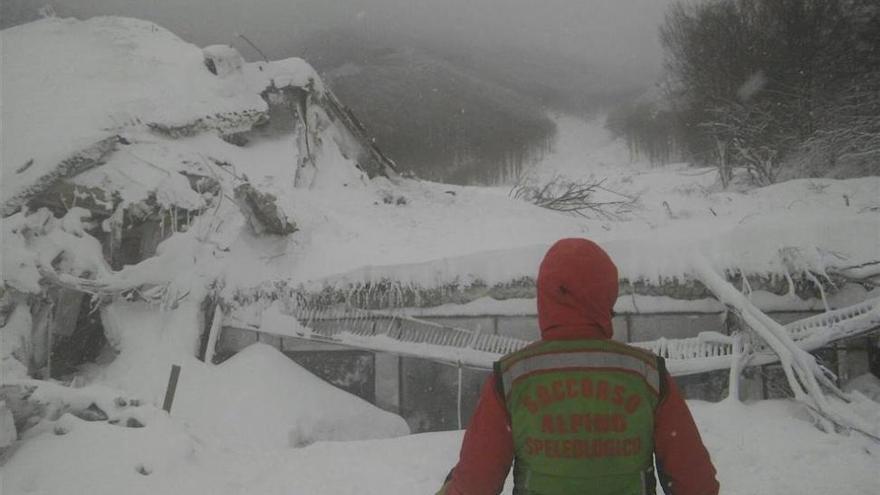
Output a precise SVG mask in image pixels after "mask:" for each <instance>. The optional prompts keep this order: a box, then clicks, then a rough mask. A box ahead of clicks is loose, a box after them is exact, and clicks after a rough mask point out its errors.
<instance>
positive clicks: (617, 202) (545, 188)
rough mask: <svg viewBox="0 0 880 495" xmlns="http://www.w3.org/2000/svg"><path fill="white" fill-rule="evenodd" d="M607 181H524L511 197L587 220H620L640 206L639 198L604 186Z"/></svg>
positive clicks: (515, 187)
mask: <svg viewBox="0 0 880 495" xmlns="http://www.w3.org/2000/svg"><path fill="white" fill-rule="evenodd" d="M605 181H606V179H599V180H596V179H593V178H592V177H591V178H589V179H585V180H580V181H578V180H570V179H566V178H564V177H560V176H556V177H553V178H552V179H551V180H549V181H547V182H545V183H544V184H536V183H534V182H532V181H524V182H521V183H519V184H516V185H515V186H514V187H513V188H512V189H511V190H510V196H511V197H512V198H514V199H521V200H524V201H528V202H530V203H533V204H535V205H537V206H540V207H541V208H547V209H548V210H555V211H561V212H564V213H572V214H575V215H579V216H582V217H585V218H591V217H599V218H604V219H609V220H619V219H621V218H623V217H625V216H626V214H628V213H630V212H631V211H632V210H633V209H634V208H636V207H637V206H638V203H639V197H638V196H637V195H636V196H629V195H626V194H623V193H620V192H618V191H614V190H611V189H608V188H606V187H605V186H604V184H605ZM596 193H607V194H609V195H611V197H612V198H615V199H609V200H598V199H596V196H595V195H596Z"/></svg>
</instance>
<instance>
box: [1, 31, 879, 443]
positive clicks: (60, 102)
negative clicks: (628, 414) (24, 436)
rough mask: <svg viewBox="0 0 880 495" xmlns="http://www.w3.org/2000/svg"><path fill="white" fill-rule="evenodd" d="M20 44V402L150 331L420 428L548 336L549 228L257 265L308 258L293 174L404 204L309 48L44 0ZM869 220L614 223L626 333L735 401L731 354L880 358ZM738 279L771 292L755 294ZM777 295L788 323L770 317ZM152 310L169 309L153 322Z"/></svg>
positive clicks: (5, 325) (11, 185)
mask: <svg viewBox="0 0 880 495" xmlns="http://www.w3.org/2000/svg"><path fill="white" fill-rule="evenodd" d="M3 43H4V45H5V46H6V49H7V50H8V53H10V54H11V56H10V57H8V58H7V59H6V60H4V73H5V74H14V75H15V77H14V78H13V77H10V78H9V81H10V82H9V83H7V81H6V79H4V100H8V104H7V102H6V101H5V102H4V110H3V111H4V119H3V120H4V123H6V122H9V124H7V125H6V126H4V129H3V132H4V146H3V184H2V197H0V214H2V229H3V230H2V235H3V250H2V254H3V265H2V266H3V286H2V294H0V338H2V347H0V351H2V352H0V359H2V363H0V366H2V371H3V377H4V382H6V383H7V384H10V385H7V386H5V387H4V390H5V391H4V394H5V395H4V397H6V398H7V400H11V399H9V397H11V396H12V395H14V394H16V393H18V394H20V395H26V394H21V393H20V392H21V390H20V389H21V387H22V385H20V384H19V385H14V384H13V382H14V380H15V379H23V380H25V379H27V378H36V379H40V380H57V381H61V382H62V383H68V384H70V383H75V382H76V380H77V377H79V376H81V370H82V369H83V367H84V366H86V367H87V365H89V364H90V363H95V362H100V363H105V364H106V363H107V362H112V361H114V360H116V361H117V362H119V361H122V360H124V359H125V358H126V355H127V354H128V355H131V354H132V353H133V351H132V349H133V348H136V347H143V346H154V347H153V348H152V349H153V350H154V351H155V353H157V354H162V353H168V354H169V356H170V355H173V354H174V353H175V352H182V353H185V354H188V355H189V356H197V357H199V358H200V359H202V360H205V361H207V362H209V363H210V362H220V361H221V360H222V359H224V358H226V357H228V356H229V355H231V354H232V353H235V352H237V351H239V350H241V349H242V348H243V347H244V346H246V345H249V344H250V343H253V342H257V341H260V342H266V343H269V344H271V345H274V346H275V347H277V348H279V349H281V350H282V351H283V352H285V353H286V354H288V355H289V356H290V357H292V358H294V359H296V360H297V361H299V362H300V363H302V364H304V365H305V366H306V367H308V368H309V369H310V370H312V371H314V372H315V373H316V374H318V375H319V376H322V377H324V378H326V379H327V380H329V381H331V382H332V383H334V384H336V385H337V386H340V387H341V388H345V389H346V390H349V391H351V392H353V393H356V394H358V395H361V396H362V397H364V398H365V399H367V400H370V401H371V402H374V403H376V404H378V405H380V406H382V407H384V408H386V409H390V410H393V411H395V412H398V413H400V414H401V415H403V416H404V417H405V418H406V419H407V420H408V422H409V423H410V426H411V427H412V429H413V430H416V431H423V430H436V429H444V428H455V427H459V426H461V424H462V418H463V417H464V418H466V417H467V416H468V410H469V409H470V408H472V407H473V399H474V397H475V396H476V389H477V388H478V387H479V381H480V380H481V378H482V376H484V374H485V370H486V369H487V368H488V367H489V365H490V363H491V362H492V360H494V359H497V357H498V356H500V355H501V354H503V353H505V352H509V351H511V350H515V349H517V348H519V347H521V346H523V345H525V344H526V343H528V342H529V341H530V340H533V339H535V338H537V329H536V325H535V319H536V318H535V310H534V273H533V272H534V270H535V269H536V267H537V266H538V261H539V260H540V256H541V255H542V254H543V252H544V250H545V249H546V246H537V247H533V248H516V249H509V250H506V251H502V252H492V253H476V254H474V255H469V256H465V257H461V258H450V259H444V260H438V261H428V262H423V263H418V264H409V265H400V266H389V267H367V268H363V269H359V270H356V271H353V272H348V273H343V274H341V275H335V276H332V277H326V278H320V279H305V278H302V277H297V276H296V275H295V274H291V273H276V274H275V275H276V276H274V277H272V279H271V280H262V279H261V277H260V276H259V275H258V274H255V275H253V276H252V277H251V278H248V276H247V273H246V272H248V271H249V270H250V269H251V268H252V267H256V266H258V265H259V266H261V267H262V266H263V265H266V263H265V262H264V261H265V259H268V258H272V257H280V256H290V257H291V258H292V263H294V262H296V249H297V248H299V247H301V246H302V245H303V244H306V243H308V242H309V241H310V240H309V239H300V237H299V234H301V233H302V229H301V227H302V225H301V224H302V222H306V221H320V220H314V219H311V218H309V216H310V215H314V216H319V215H320V211H319V209H317V208H315V207H311V209H310V207H309V205H308V204H306V203H305V202H303V201H300V200H299V199H298V198H297V196H298V194H299V192H302V191H318V193H320V191H322V189H323V188H332V189H327V190H333V191H334V192H335V193H338V192H339V191H340V190H341V189H340V186H341V187H342V188H345V190H346V191H350V193H351V194H354V195H356V194H362V195H364V196H365V197H366V199H365V201H368V202H372V201H374V200H375V201H376V202H379V203H386V204H393V205H405V203H406V200H405V198H403V197H402V196H400V195H396V194H395V192H394V187H395V184H396V183H397V182H399V181H400V180H402V179H400V177H399V176H398V174H397V172H396V169H395V164H394V163H393V162H392V161H391V160H389V159H388V158H387V157H386V156H384V155H383V154H382V153H381V151H379V149H378V148H377V147H376V146H375V144H374V143H373V141H372V139H370V136H369V135H368V133H367V131H366V130H365V128H364V127H363V126H362V125H361V124H360V123H359V122H358V120H357V118H356V117H355V116H354V115H353V114H352V113H351V112H350V111H349V110H348V109H347V108H346V107H345V106H344V105H343V104H342V103H341V102H339V101H338V100H337V99H336V98H335V96H334V95H333V93H332V91H330V90H329V89H328V88H326V87H324V86H323V84H322V83H321V80H320V78H319V77H318V76H317V75H316V74H315V73H314V71H313V70H312V69H311V67H309V66H308V64H306V63H305V62H304V61H302V60H300V59H287V60H282V61H277V62H255V63H245V62H244V61H243V60H242V58H241V56H240V55H239V54H238V52H236V51H235V50H234V49H232V48H230V47H227V46H219V45H218V46H211V47H207V48H204V49H199V48H196V47H194V46H192V45H189V44H187V43H184V42H182V41H181V40H180V39H178V38H177V37H176V36H174V35H173V34H171V33H169V32H167V31H165V30H163V29H162V28H159V27H158V26H155V25H153V24H151V23H147V22H142V21H136V20H131V19H119V18H96V19H92V20H88V21H76V20H63V19H45V20H43V21H39V22H37V23H33V24H29V25H26V26H21V27H17V28H12V29H8V30H5V31H4V32H3ZM25 46H27V47H28V49H27V50H25V49H23V47H25ZM59 47H63V48H64V49H60V48H59ZM35 57H38V58H40V59H41V63H39V64H35V63H33V61H34V58H35ZM74 59H76V61H77V62H76V63H75V64H71V63H69V61H70V60H74ZM54 81H59V83H57V84H56V83H55V82H54ZM72 82H73V83H76V84H73V85H72V84H71V83H72ZM7 92H8V93H7ZM6 94H13V95H16V96H17V98H14V99H8V98H7V97H6V96H5V95H6ZM6 112H9V115H14V116H15V118H14V119H7V118H6V116H5V115H6ZM279 156H280V157H284V159H281V160H278V159H277V158H278V157H279ZM298 208H302V209H298ZM860 214H861V213H860ZM822 220H823V219H818V220H817V221H816V224H817V225H818V224H821V222H822ZM872 226H873V227H875V226H876V212H875V211H868V212H865V213H864V214H861V216H853V218H852V223H851V224H849V225H848V226H847V229H845V230H842V231H841V233H840V235H837V236H832V237H833V238H835V239H836V240H837V244H835V245H834V246H824V247H823V249H816V246H809V247H810V248H808V247H805V246H806V245H805V244H804V243H803V242H802V241H803V239H802V237H803V236H800V237H799V234H798V233H797V232H796V231H792V232H791V236H790V239H791V243H790V244H783V245H781V246H779V245H777V244H778V243H777V242H776V241H775V240H773V239H767V241H768V242H766V243H764V244H762V245H760V246H757V247H756V246H752V245H749V246H748V248H749V249H745V248H744V246H743V240H742V239H743V238H745V239H746V241H745V242H746V243H751V242H752V240H751V238H750V237H748V236H745V237H740V235H741V232H731V233H730V235H728V236H726V237H722V238H720V239H719V240H718V241H717V244H716V245H715V246H709V249H708V251H709V252H710V253H716V255H715V258H714V259H709V258H712V256H707V257H706V260H705V261H706V263H704V264H699V263H695V259H697V258H699V259H702V258H701V256H703V255H704V254H705V253H698V252H696V251H694V252H693V253H692V254H693V256H691V255H690V254H689V252H685V251H686V250H684V249H683V248H682V246H683V245H685V244H686V241H687V240H684V241H683V242H682V243H680V244H674V245H659V244H651V243H649V242H644V241H638V242H624V241H617V242H607V243H602V244H603V247H605V248H606V249H607V250H608V251H609V253H610V254H611V255H612V257H613V258H614V259H615V260H616V261H617V262H618V264H619V265H620V266H621V269H622V272H621V273H622V279H621V290H620V293H621V298H620V300H619V301H618V313H619V316H618V317H617V318H616V320H615V328H616V332H617V333H616V335H615V337H616V338H619V339H621V340H624V341H630V342H642V343H643V345H644V346H646V347H648V348H651V349H652V350H654V351H655V352H658V353H659V354H661V355H663V356H664V357H666V358H667V359H668V360H669V362H670V369H672V370H673V371H674V372H676V373H677V374H678V375H680V376H685V375H694V374H698V373H704V374H705V373H708V372H721V373H722V375H721V378H720V379H719V380H717V381H716V382H713V383H711V384H710V385H709V386H705V385H700V384H697V385H694V387H692V389H693V390H696V392H694V393H693V394H692V396H701V397H708V398H718V395H719V394H718V392H717V390H712V389H713V387H714V388H715V389H717V388H720V387H721V386H716V385H718V383H721V382H724V383H723V387H727V388H732V387H733V385H728V384H727V383H728V382H725V380H727V379H728V372H727V371H726V370H728V369H730V368H735V369H736V368H738V367H739V366H740V365H742V366H746V365H748V364H753V365H754V364H757V365H769V364H771V363H774V362H777V361H779V360H780V359H781V360H782V361H783V365H782V366H781V367H780V368H779V369H778V374H780V375H782V374H787V375H789V376H794V375H793V374H792V373H795V374H797V377H798V379H799V380H801V381H802V382H805V383H806V382H809V381H810V380H811V379H813V378H811V377H815V376H820V381H822V379H821V377H822V376H824V375H822V371H821V370H820V369H819V367H818V365H816V363H815V361H812V362H810V361H808V359H807V357H805V356H804V355H802V354H800V353H803V354H806V353H805V350H807V351H817V350H821V349H825V350H826V351H828V350H829V349H830V352H831V353H832V354H833V355H834V356H835V357H837V356H846V355H849V356H850V357H849V360H848V362H849V364H846V363H845V361H847V360H846V359H844V358H841V359H837V361H836V367H837V368H838V370H837V371H838V374H839V375H841V376H843V375H844V374H846V373H853V374H855V373H858V372H859V371H864V370H867V369H869V368H870V369H872V370H876V369H877V366H878V364H877V363H878V358H877V338H876V332H875V331H876V330H877V329H878V328H880V303H878V300H877V299H876V293H875V292H873V291H874V290H875V288H876V286H877V285H878V283H880V253H878V252H877V249H876V246H877V244H876V242H874V241H876V239H874V240H872V238H871V237H870V236H867V237H864V236H863V237H860V238H855V239H846V238H845V237H847V234H848V233H851V232H854V231H857V230H860V229H861V230H864V229H871V228H872ZM834 227H835V226H833V225H832V226H831V227H829V228H834ZM770 232H772V233H773V234H774V235H775V234H777V233H778V232H774V231H768V232H765V237H770V236H769V235H766V234H768V233H770ZM841 237H843V239H841ZM770 241H773V242H770ZM731 246H732V247H731ZM350 249H352V250H354V249H357V246H351V247H350ZM288 250H292V251H288ZM841 252H845V253H844V254H840V253H841ZM291 253H292V254H291ZM718 253H720V254H718ZM756 253H757V254H756ZM698 255H699V256H698ZM645 260H650V263H648V262H646V261H645ZM231 272H236V275H230V273H231ZM259 273H263V272H259ZM733 287H736V288H737V289H732V288H733ZM740 289H741V291H742V292H745V293H748V294H752V293H754V294H764V296H762V297H757V296H756V297H755V300H754V301H755V302H754V303H752V302H750V301H748V300H745V301H743V300H741V299H739V296H741V294H740ZM738 295H739V296H738ZM774 311H775V312H777V313H779V315H778V318H777V319H778V320H779V321H780V322H782V323H790V322H793V323H791V324H790V325H789V326H786V327H782V326H781V325H779V324H776V323H773V322H772V321H767V320H766V319H765V318H764V317H765V316H766V314H765V313H770V314H772V313H773V312H774ZM144 312H152V313H163V312H164V313H166V314H168V315H171V316H170V317H168V318H166V320H167V321H163V322H158V321H153V320H150V324H146V325H144V324H141V323H140V322H138V324H135V322H134V320H133V319H134V318H136V317H142V316H143V315H142V313H144ZM152 317H154V316H151V318H152ZM811 318H812V319H811ZM153 323H156V325H158V324H159V323H161V324H162V326H163V328H162V331H164V332H167V334H166V335H163V336H161V338H159V337H156V338H155V339H154V340H149V341H148V340H143V339H144V336H142V335H133V332H132V331H130V330H126V328H125V327H127V326H131V327H137V328H139V329H142V330H143V329H144V328H150V325H151V324H153ZM156 333H159V330H158V329H156ZM841 342H843V344H841ZM831 346H834V347H831ZM839 351H842V353H841V352H839ZM847 353H848V354H847ZM806 356H809V355H806ZM167 359H168V360H172V359H173V357H168V358H167ZM792 363H794V364H792ZM841 363H844V365H845V366H843V367H841V366H840V364H841ZM165 364H167V363H165V362H164V361H163V362H162V365H163V366H164V365H165ZM129 365H130V366H128V368H132V369H135V370H139V372H142V373H153V372H154V371H156V370H154V369H152V368H150V369H147V368H138V367H139V366H144V367H148V366H152V365H153V364H152V363H151V362H146V361H132V362H130V363H129ZM847 366H848V367H847ZM120 367H121V366H120ZM793 368H797V369H795V370H794V371H792V369H793ZM157 369H158V371H157V372H156V373H164V372H165V371H166V368H164V367H163V368H157ZM876 372H877V371H875V373H876ZM730 376H731V377H732V376H733V375H730ZM163 378H164V376H160V377H159V378H158V379H157V380H158V381H162V379H163ZM734 382H736V380H735V379H731V380H730V382H729V383H730V384H733V383H734ZM791 382H792V380H791V379H789V384H790V385H791V386H792V387H793V388H795V389H796V390H795V394H796V395H798V394H799V392H798V390H797V387H798V385H797V384H796V380H795V383H791ZM20 383H26V384H27V385H25V386H26V387H33V386H34V385H33V382H28V381H24V382H20ZM836 385H837V384H834V383H831V381H830V380H827V379H825V380H824V381H822V386H823V387H825V388H829V387H831V388H834V387H836ZM804 388H805V390H804V391H802V393H800V395H803V396H810V397H814V398H813V400H819V401H821V399H817V398H815V396H816V393H817V391H816V388H815V387H814V388H810V386H809V383H806V384H805V385H804ZM428 389H431V393H428V392H426V391H425V390H428ZM768 389H769V385H767V384H766V383H765V384H764V385H762V387H761V391H760V392H759V395H763V396H768V395H772V394H768ZM438 390H442V391H443V392H442V393H438V392H437V391H438ZM701 394H702V395H701ZM429 395H430V396H432V397H433V399H429V397H428V396H429ZM147 399H148V400H152V399H153V397H147ZM447 399H450V400H447ZM805 400H806V399H805ZM438 401H445V402H446V403H448V404H453V405H454V406H451V407H453V408H452V409H449V408H448V407H447V408H445V409H444V408H443V407H439V406H437V404H438ZM432 410H437V411H439V413H436V414H435V413H433V412H431V411H432ZM818 410H820V411H824V409H822V407H821V404H820V405H819V406H818ZM822 417H823V418H824V419H828V417H829V415H828V414H825V415H824V416H822ZM830 420H831V421H833V422H835V423H842V424H848V425H850V426H852V425H851V424H850V423H847V422H846V421H845V420H841V419H840V418H838V417H831V419H830ZM16 422H17V426H19V427H21V424H20V423H21V419H20V418H16ZM856 426H858V425H856Z"/></svg>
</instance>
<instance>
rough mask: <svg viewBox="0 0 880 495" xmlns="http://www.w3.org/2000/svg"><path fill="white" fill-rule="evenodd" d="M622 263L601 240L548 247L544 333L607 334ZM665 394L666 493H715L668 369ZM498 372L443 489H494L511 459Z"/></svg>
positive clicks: (541, 307) (476, 493)
mask: <svg viewBox="0 0 880 495" xmlns="http://www.w3.org/2000/svg"><path fill="white" fill-rule="evenodd" d="M617 288H618V279H617V267H616V266H614V263H613V262H612V261H611V259H610V258H609V257H608V255H607V254H606V253H605V251H603V250H602V248H600V247H599V246H597V245H596V244H595V243H593V242H591V241H588V240H586V239H563V240H560V241H558V242H557V243H556V244H554V245H553V247H551V248H550V250H549V251H548V252H547V254H546V256H545V257H544V260H543V261H542V262H541V267H540V270H539V272H538V281H537V293H538V323H539V326H540V327H541V338H542V339H544V340H557V339H609V338H611V335H612V326H611V311H612V308H613V307H614V303H615V301H616V300H617ZM663 379H664V380H665V385H666V387H665V388H666V394H665V398H664V399H663V400H662V402H660V404H659V405H658V406H657V410H656V413H655V418H654V425H655V426H654V454H655V457H656V463H657V468H658V470H659V472H658V475H659V476H660V479H661V481H662V483H661V485H662V486H663V489H664V491H665V492H666V494H667V495H717V493H718V490H719V485H718V481H716V479H715V468H714V466H713V465H712V462H711V460H710V459H709V453H708V452H707V451H706V448H705V447H704V446H703V442H702V440H701V439H700V434H699V432H698V431H697V427H696V425H695V424H694V420H693V417H692V416H691V413H690V411H689V410H688V407H687V404H685V402H684V399H682V397H681V393H680V392H679V390H678V387H677V386H676V385H675V382H674V381H673V380H672V378H671V377H670V376H669V375H668V374H666V375H665V376H664V377H663ZM496 382H497V378H496V377H495V375H494V373H493V374H491V375H489V378H488V379H487V380H486V383H485V384H484V385H483V389H482V391H481V393H480V400H479V403H478V404H477V409H476V411H475V412H474V415H473V417H472V418H471V422H470V424H469V425H468V428H467V431H466V432H465V435H464V441H463V443H462V447H461V454H460V457H459V461H458V464H457V465H456V466H455V468H454V469H453V470H452V472H451V473H450V477H449V479H448V480H447V483H446V485H444V490H441V493H445V495H496V494H499V493H501V490H502V488H503V486H504V480H505V479H506V478H507V473H508V471H509V470H510V466H511V464H512V463H513V458H514V447H513V438H512V436H511V430H510V423H509V421H510V419H509V417H508V414H507V409H506V406H505V403H504V397H502V396H501V395H500V393H499V392H498V385H497V383H496Z"/></svg>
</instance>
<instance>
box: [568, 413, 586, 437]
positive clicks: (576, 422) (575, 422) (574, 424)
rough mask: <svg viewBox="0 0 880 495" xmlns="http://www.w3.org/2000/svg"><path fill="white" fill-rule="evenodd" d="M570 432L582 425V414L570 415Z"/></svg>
mask: <svg viewBox="0 0 880 495" xmlns="http://www.w3.org/2000/svg"><path fill="white" fill-rule="evenodd" d="M570 419H571V432H572V433H577V432H579V431H580V430H581V428H583V427H584V416H583V414H572V415H571V418H570Z"/></svg>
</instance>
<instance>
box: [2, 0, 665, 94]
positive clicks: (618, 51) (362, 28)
mask: <svg viewBox="0 0 880 495" xmlns="http://www.w3.org/2000/svg"><path fill="white" fill-rule="evenodd" d="M671 1H672V0H543V1H536V0H247V1H242V0H63V1H60V2H54V3H53V6H54V8H55V11H56V12H57V13H58V14H59V15H73V16H76V17H80V18H86V17H92V16H94V15H124V16H131V17H138V18H143V19H147V20H151V21H154V22H157V23H158V24H160V25H162V26H165V27H167V28H168V29H170V30H172V31H173V32H175V33H177V34H178V35H180V36H181V37H183V38H184V39H187V40H189V41H192V42H195V43H197V44H199V45H207V44H213V43H225V44H233V45H235V46H237V47H238V48H239V49H240V50H241V51H242V52H243V53H244V54H245V56H246V57H248V58H251V59H253V58H256V56H257V55H256V53H254V51H253V50H251V49H250V48H249V47H247V46H246V45H244V44H243V43H242V41H241V40H240V39H237V38H236V37H235V33H237V32H239V33H243V34H245V35H247V37H248V38H250V39H252V40H253V41H254V42H255V43H256V44H257V45H258V46H259V47H260V48H261V49H262V50H263V51H264V52H266V54H267V55H268V56H269V58H282V57H288V56H292V55H297V53H296V46H297V42H298V41H299V40H302V39H304V38H305V37H308V36H309V35H310V34H312V33H314V32H315V31H319V30H326V29H348V30H352V31H354V32H356V33H358V34H361V35H373V36H383V37H385V38H386V39H387V38H388V37H389V36H391V37H392V38H393V36H395V35H399V36H402V37H405V38H407V39H416V40H421V41H423V42H426V43H431V44H434V45H439V46H443V47H445V48H451V49H454V50H456V51H459V52H461V51H467V50H470V49H481V50H485V51H489V52H492V51H495V52H498V51H500V50H503V51H507V53H517V54H522V57H523V59H524V61H527V60H526V59H528V58H530V57H540V56H542V54H553V55H555V56H558V57H560V59H562V60H570V61H571V62H572V63H577V64H584V65H585V66H589V67H591V68H592V69H594V70H598V71H603V70H604V71H608V72H609V73H615V74H620V75H622V76H625V77H627V78H628V79H630V81H628V82H631V83H645V84H648V83H649V82H650V80H651V79H653V77H654V76H655V75H656V74H657V72H658V70H659V68H660V66H661V50H660V47H659V41H658V37H657V28H658V26H659V23H660V22H661V21H662V18H663V11H664V9H665V8H666V6H667V5H668V4H669V3H670V2H671ZM4 3H6V4H7V5H6V9H7V15H8V12H9V9H14V8H15V7H16V6H25V7H22V8H31V10H33V9H35V8H36V7H39V6H41V5H44V4H46V3H47V2H46V1H45V0H4Z"/></svg>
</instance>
